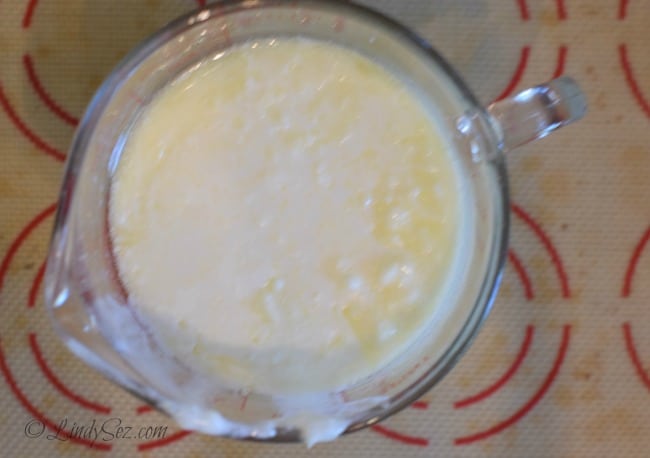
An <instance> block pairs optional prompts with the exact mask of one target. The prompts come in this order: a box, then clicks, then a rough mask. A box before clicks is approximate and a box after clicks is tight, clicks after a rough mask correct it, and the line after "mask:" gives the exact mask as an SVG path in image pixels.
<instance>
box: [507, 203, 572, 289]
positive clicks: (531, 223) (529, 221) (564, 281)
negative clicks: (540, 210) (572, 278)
mask: <svg viewBox="0 0 650 458" xmlns="http://www.w3.org/2000/svg"><path fill="white" fill-rule="evenodd" d="M511 207H512V211H513V212H514V213H515V215H516V216H517V217H518V218H519V219H521V220H522V221H523V222H524V223H526V225H528V227H530V228H531V230H532V231H533V233H534V234H535V235H536V236H537V238H538V239H539V241H540V242H542V245H543V246H544V248H545V249H546V251H547V252H548V254H549V256H550V257H551V261H552V262H553V265H554V266H555V271H556V272H557V276H558V278H559V280H560V285H561V287H562V297H565V298H568V297H571V289H570V287H569V277H568V276H567V274H566V271H565V270H564V264H563V263H562V258H561V257H560V254H559V253H558V251H557V250H556V249H555V246H554V245H553V242H551V239H550V238H549V236H548V235H547V234H546V232H544V229H542V227H541V226H540V225H539V223H538V222H537V221H535V220H534V219H533V217H532V216H530V215H529V214H528V213H526V211H525V210H524V209H523V208H521V207H520V206H518V205H516V204H512V206H511Z"/></svg>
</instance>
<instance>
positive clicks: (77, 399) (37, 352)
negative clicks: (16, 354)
mask: <svg viewBox="0 0 650 458" xmlns="http://www.w3.org/2000/svg"><path fill="white" fill-rule="evenodd" d="M29 346H30V348H31V350H32V353H33V354H34V358H36V363H37V364H38V367H39V368H40V369H41V371H42V372H43V375H45V377H46V378H47V379H48V380H49V381H50V383H52V385H54V388H56V389H57V390H58V391H59V393H61V394H62V395H63V396H65V397H66V398H68V399H70V400H71V401H72V402H74V403H76V404H79V405H80V406H81V407H84V408H86V409H89V410H94V411H95V412H99V413H105V414H109V413H111V408H110V407H108V406H105V405H102V404H98V403H96V402H92V401H89V400H88V399H86V398H84V397H83V396H80V395H78V394H76V393H73V392H72V391H71V390H70V389H68V387H66V386H65V385H64V384H63V382H62V381H61V380H60V379H59V378H58V377H57V376H56V375H55V374H54V372H52V369H50V367H49V366H48V365H47V361H45V358H44V357H43V352H42V351H41V347H40V346H39V345H38V341H37V340H36V334H35V333H33V332H31V333H30V334H29Z"/></svg>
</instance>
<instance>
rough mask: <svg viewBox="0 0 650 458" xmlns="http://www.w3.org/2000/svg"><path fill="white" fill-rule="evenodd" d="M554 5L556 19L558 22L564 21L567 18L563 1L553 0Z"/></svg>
mask: <svg viewBox="0 0 650 458" xmlns="http://www.w3.org/2000/svg"><path fill="white" fill-rule="evenodd" d="M555 5H556V7H557V18H558V19H559V20H560V21H564V20H566V18H567V14H566V6H565V5H564V0H555Z"/></svg>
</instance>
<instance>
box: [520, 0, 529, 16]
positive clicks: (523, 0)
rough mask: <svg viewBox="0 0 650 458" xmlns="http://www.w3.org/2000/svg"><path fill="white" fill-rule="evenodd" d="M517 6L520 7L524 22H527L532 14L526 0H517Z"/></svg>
mask: <svg viewBox="0 0 650 458" xmlns="http://www.w3.org/2000/svg"><path fill="white" fill-rule="evenodd" d="M517 6H519V14H520V16H521V20H522V21H527V20H529V19H530V13H529V12H528V5H527V4H526V0H517Z"/></svg>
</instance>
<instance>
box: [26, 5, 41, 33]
mask: <svg viewBox="0 0 650 458" xmlns="http://www.w3.org/2000/svg"><path fill="white" fill-rule="evenodd" d="M37 4H38V0H29V3H28V4H27V9H26V10H25V15H24V16H23V29H27V28H28V27H29V26H30V25H32V16H33V15H34V10H36V5H37Z"/></svg>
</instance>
